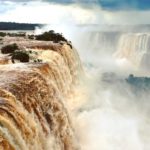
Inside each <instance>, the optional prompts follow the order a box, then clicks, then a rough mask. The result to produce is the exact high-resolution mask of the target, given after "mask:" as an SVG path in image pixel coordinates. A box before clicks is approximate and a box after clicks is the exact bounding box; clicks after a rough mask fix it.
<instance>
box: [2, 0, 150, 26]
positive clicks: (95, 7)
mask: <svg viewBox="0 0 150 150" xmlns="http://www.w3.org/2000/svg"><path fill="white" fill-rule="evenodd" d="M149 16H150V0H0V21H11V22H26V23H44V24H60V23H64V22H67V23H70V24H71V23H75V24H150V19H149Z"/></svg>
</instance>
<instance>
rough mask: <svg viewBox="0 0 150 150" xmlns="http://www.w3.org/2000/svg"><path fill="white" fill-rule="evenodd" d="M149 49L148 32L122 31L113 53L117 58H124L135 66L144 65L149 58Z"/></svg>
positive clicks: (149, 36) (149, 38)
mask: <svg viewBox="0 0 150 150" xmlns="http://www.w3.org/2000/svg"><path fill="white" fill-rule="evenodd" d="M149 50H150V34H149V33H124V34H122V36H121V37H120V39H119V41H118V48H117V52H116V53H115V55H116V56H117V58H126V59H127V60H129V61H131V62H132V63H133V64H134V65H136V66H141V67H144V66H145V65H146V62H147V61H148V62H149V60H148V59H147V56H148V55H149V52H150V51H149Z"/></svg>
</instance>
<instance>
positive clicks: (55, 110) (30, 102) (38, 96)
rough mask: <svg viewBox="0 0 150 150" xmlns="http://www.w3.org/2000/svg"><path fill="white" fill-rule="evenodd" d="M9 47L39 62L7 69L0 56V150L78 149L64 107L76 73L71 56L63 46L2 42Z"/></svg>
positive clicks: (76, 65) (7, 63)
mask: <svg viewBox="0 0 150 150" xmlns="http://www.w3.org/2000/svg"><path fill="white" fill-rule="evenodd" d="M11 42H15V43H17V44H18V45H19V47H20V48H23V49H25V50H26V51H29V50H30V51H31V50H32V51H34V52H36V58H38V59H41V60H42V61H43V62H41V63H32V62H29V63H16V64H12V63H11V60H10V58H9V57H10V56H3V55H1V65H0V78H1V80H0V149H1V150H35V149H36V150H48V149H51V150H75V149H78V144H77V139H76V135H75V132H74V128H73V125H72V121H71V119H70V115H69V114H68V110H67V108H66V107H67V106H65V103H67V100H68V99H69V97H71V95H73V93H74V91H73V87H74V86H75V84H77V82H78V78H79V74H80V73H81V70H82V69H81V63H80V59H79V57H78V54H77V52H76V50H75V49H74V48H72V47H71V46H69V45H67V44H66V43H63V44H59V43H53V42H42V41H41V42H40V41H39V42H38V41H29V40H24V41H23V39H21V40H18V41H17V40H16V39H15V41H14V39H13V38H10V39H9V38H7V39H5V40H4V43H7V44H11ZM31 59H32V58H31Z"/></svg>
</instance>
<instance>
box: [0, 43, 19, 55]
mask: <svg viewBox="0 0 150 150" xmlns="http://www.w3.org/2000/svg"><path fill="white" fill-rule="evenodd" d="M18 49H19V47H18V45H17V44H16V43H14V44H10V45H6V46H4V47H2V48H1V53H2V54H9V53H13V52H14V51H15V50H18Z"/></svg>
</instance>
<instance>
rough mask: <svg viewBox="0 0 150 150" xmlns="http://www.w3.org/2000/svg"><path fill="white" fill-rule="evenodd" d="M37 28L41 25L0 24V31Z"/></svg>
mask: <svg viewBox="0 0 150 150" xmlns="http://www.w3.org/2000/svg"><path fill="white" fill-rule="evenodd" d="M37 26H38V27H39V26H42V25H41V24H29V23H15V22H0V30H34V29H35V27H37Z"/></svg>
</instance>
